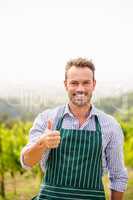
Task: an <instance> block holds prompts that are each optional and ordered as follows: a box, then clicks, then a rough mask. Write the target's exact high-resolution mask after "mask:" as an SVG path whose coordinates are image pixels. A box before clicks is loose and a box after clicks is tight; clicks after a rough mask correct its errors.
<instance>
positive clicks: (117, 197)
mask: <svg viewBox="0 0 133 200" xmlns="http://www.w3.org/2000/svg"><path fill="white" fill-rule="evenodd" d="M110 135H111V137H110V142H109V143H108V145H107V147H106V150H105V155H106V162H107V168H108V171H109V179H110V183H111V184H110V189H111V195H110V199H111V200H122V199H123V195H124V191H125V189H126V185H127V179H128V177H127V170H126V168H125V166H124V158H123V133H122V130H121V128H120V126H119V124H118V123H117V122H116V121H115V122H113V124H112V126H111V134H110Z"/></svg>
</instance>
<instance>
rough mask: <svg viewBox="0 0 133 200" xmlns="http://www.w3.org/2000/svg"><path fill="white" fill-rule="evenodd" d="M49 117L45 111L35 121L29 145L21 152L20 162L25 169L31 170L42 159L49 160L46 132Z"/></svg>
mask: <svg viewBox="0 0 133 200" xmlns="http://www.w3.org/2000/svg"><path fill="white" fill-rule="evenodd" d="M47 115H48V114H47V112H46V111H45V112H44V113H41V114H39V115H38V117H37V118H36V119H35V121H34V123H33V127H32V128H31V130H30V133H29V143H28V144H27V145H26V146H25V147H24V148H23V149H22V151H21V156H20V161H21V164H22V167H24V168H25V169H29V168H31V167H32V166H33V165H35V164H36V163H37V162H39V161H41V160H42V159H43V160H44V161H45V162H46V160H47V158H48V154H49V148H50V146H49V147H48V146H47V145H48V144H47V136H46V135H47V134H46V132H48V131H45V130H46V128H47V119H48V116H47ZM45 139H46V140H45ZM42 164H43V166H45V165H44V163H43V162H41V165H42Z"/></svg>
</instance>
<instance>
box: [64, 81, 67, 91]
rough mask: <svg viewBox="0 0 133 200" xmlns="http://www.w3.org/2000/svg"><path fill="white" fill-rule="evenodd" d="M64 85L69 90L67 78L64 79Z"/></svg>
mask: <svg viewBox="0 0 133 200" xmlns="http://www.w3.org/2000/svg"><path fill="white" fill-rule="evenodd" d="M64 87H65V89H66V90H67V80H64Z"/></svg>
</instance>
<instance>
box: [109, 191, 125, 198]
mask: <svg viewBox="0 0 133 200" xmlns="http://www.w3.org/2000/svg"><path fill="white" fill-rule="evenodd" d="M123 197H124V192H118V191H115V190H111V194H110V200H123Z"/></svg>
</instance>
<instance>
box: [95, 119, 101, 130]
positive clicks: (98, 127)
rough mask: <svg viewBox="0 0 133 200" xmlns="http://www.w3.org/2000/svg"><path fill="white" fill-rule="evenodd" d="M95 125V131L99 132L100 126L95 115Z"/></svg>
mask: <svg viewBox="0 0 133 200" xmlns="http://www.w3.org/2000/svg"><path fill="white" fill-rule="evenodd" d="M95 125H96V131H100V132H101V126H100V123H99V120H98V117H97V115H95Z"/></svg>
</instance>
